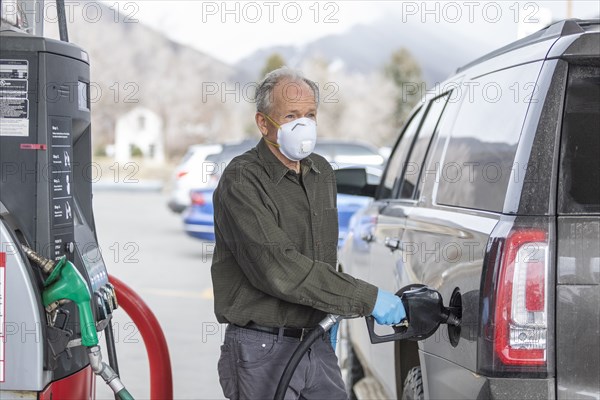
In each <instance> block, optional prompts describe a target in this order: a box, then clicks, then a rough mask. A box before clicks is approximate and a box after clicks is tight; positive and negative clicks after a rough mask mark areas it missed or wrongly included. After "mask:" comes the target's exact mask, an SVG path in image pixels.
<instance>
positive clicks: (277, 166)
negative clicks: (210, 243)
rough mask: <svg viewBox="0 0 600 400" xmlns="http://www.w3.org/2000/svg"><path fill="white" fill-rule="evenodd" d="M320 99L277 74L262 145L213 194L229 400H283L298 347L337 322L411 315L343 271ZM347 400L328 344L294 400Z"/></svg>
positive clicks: (222, 375)
mask: <svg viewBox="0 0 600 400" xmlns="http://www.w3.org/2000/svg"><path fill="white" fill-rule="evenodd" d="M318 99H319V90H318V87H317V85H316V84H315V83H314V82H313V81H311V80H309V79H306V78H305V77H303V76H302V75H301V74H300V73H299V72H296V71H293V70H290V69H288V68H280V69H277V70H275V71H272V72H271V73H269V74H267V76H266V77H265V78H264V80H263V81H262V82H261V83H260V84H259V86H258V88H257V90H256V116H255V120H256V124H257V126H258V129H259V130H260V132H261V134H262V136H263V138H262V140H260V142H259V143H258V145H257V146H256V147H255V148H254V149H252V150H250V151H248V152H246V153H244V154H242V155H240V156H238V157H236V158H235V159H233V161H232V162H231V163H230V164H229V166H228V167H227V168H226V169H225V171H224V172H223V175H222V177H221V180H220V182H219V186H218V187H217V189H216V191H215V194H214V208H215V234H216V248H215V252H214V257H213V263H212V268H211V272H212V280H213V290H214V297H215V314H216V316H217V319H218V321H219V322H221V323H228V325H227V329H226V333H225V341H224V344H223V346H222V347H221V357H220V359H219V363H218V370H219V380H220V383H221V386H222V388H223V393H224V395H225V397H227V398H229V399H251V400H259V399H272V398H273V395H274V393H275V389H276V387H277V383H278V381H279V378H280V377H281V374H282V372H283V369H284V367H285V365H286V363H287V361H288V359H289V357H290V356H291V354H292V352H293V350H294V349H295V348H296V346H297V345H298V344H299V342H300V341H301V340H302V337H303V335H304V334H305V332H306V331H307V330H310V329H311V328H312V327H314V326H316V325H317V324H318V322H319V321H320V320H322V319H323V317H325V315H326V314H328V313H332V314H337V315H344V316H358V315H361V316H363V315H373V316H374V317H375V319H376V320H377V322H378V323H380V324H396V323H399V322H400V321H401V320H402V319H403V318H404V317H405V311H404V308H403V306H402V302H401V301H400V299H399V298H398V297H396V296H395V295H393V294H392V293H389V292H386V291H383V290H380V289H377V287H375V286H373V285H370V284H368V283H366V282H363V281H361V280H358V279H355V278H353V277H351V276H349V275H347V274H344V273H341V272H338V271H336V264H337V255H336V254H337V253H336V252H337V242H338V223H337V209H336V186H335V177H334V174H333V170H332V168H331V166H330V165H329V164H328V162H327V161H326V160H325V159H324V158H323V157H321V156H319V155H317V154H314V153H312V151H313V149H314V146H315V142H316V134H317V133H316V132H317V131H316V128H317V105H318ZM332 339H334V338H332ZM334 340H335V339H334ZM347 396H348V395H347V393H346V391H345V389H344V383H343V381H342V378H341V373H340V369H339V367H338V364H337V358H336V356H335V352H334V350H333V348H332V346H331V344H330V343H329V338H328V337H327V338H324V340H318V341H317V342H316V343H315V344H313V346H312V348H311V350H310V351H309V352H308V353H307V354H306V355H305V356H304V359H303V360H302V361H301V363H300V365H299V367H298V369H297V370H296V372H295V374H294V376H293V378H292V381H291V383H290V387H289V389H288V391H287V392H286V398H290V399H346V398H347Z"/></svg>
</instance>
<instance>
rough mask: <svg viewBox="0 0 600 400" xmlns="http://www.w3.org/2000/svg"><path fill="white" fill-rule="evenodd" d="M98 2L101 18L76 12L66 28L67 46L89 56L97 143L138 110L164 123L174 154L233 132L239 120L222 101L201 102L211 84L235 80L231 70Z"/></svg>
mask: <svg viewBox="0 0 600 400" xmlns="http://www.w3.org/2000/svg"><path fill="white" fill-rule="evenodd" d="M93 3H94V7H95V8H96V9H98V8H99V9H100V12H99V13H98V14H99V15H100V18H98V19H96V18H95V19H94V20H90V19H89V18H87V19H86V18H84V17H83V16H85V13H81V12H79V13H78V12H74V13H73V16H74V18H73V19H74V20H73V21H72V22H71V23H69V26H68V28H69V39H70V41H71V42H73V43H75V44H77V45H79V46H81V47H82V48H83V49H84V50H85V51H87V52H88V54H89V56H90V63H91V80H92V82H93V83H92V91H91V95H90V98H91V101H92V116H93V117H92V118H93V126H94V137H95V144H96V145H103V144H107V143H111V142H113V140H114V127H115V122H116V119H117V118H118V117H119V116H121V115H122V114H124V113H126V112H128V111H129V110H131V109H132V108H134V107H137V106H144V107H147V108H149V109H151V110H153V111H154V112H156V113H158V114H159V115H160V116H161V117H162V118H163V122H164V134H165V141H166V143H165V144H166V148H167V150H168V151H169V153H174V152H175V153H179V152H180V151H181V150H182V149H184V148H186V147H187V145H188V144H190V143H195V142H201V141H204V140H208V141H213V140H216V139H218V138H219V137H220V136H221V135H229V134H231V132H232V131H235V128H234V129H231V126H232V125H233V126H234V125H235V119H236V118H234V117H233V116H232V115H231V111H230V110H228V108H227V107H226V106H225V104H223V102H222V101H221V99H220V97H219V96H212V97H207V96H204V97H203V90H204V88H205V85H206V84H207V83H210V84H216V85H217V87H220V86H221V85H222V84H225V83H227V82H229V81H230V78H231V76H232V75H234V69H233V68H232V67H231V66H229V65H227V64H226V63H224V62H221V61H219V60H217V59H215V58H213V57H211V56H209V55H207V54H204V53H202V52H200V51H198V50H195V49H193V48H191V47H188V46H185V45H182V44H180V43H177V42H174V41H172V40H170V39H168V38H167V37H166V36H165V35H164V34H163V33H161V32H158V31H156V30H153V29H152V28H150V27H148V26H146V25H144V24H141V23H139V22H130V21H128V19H127V16H125V15H122V14H120V15H115V11H114V10H113V9H111V8H109V7H108V6H107V5H104V4H103V3H101V2H97V1H94V2H93ZM49 25H50V24H49ZM225 127H227V128H228V129H226V128H225Z"/></svg>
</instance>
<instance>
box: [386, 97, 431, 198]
mask: <svg viewBox="0 0 600 400" xmlns="http://www.w3.org/2000/svg"><path fill="white" fill-rule="evenodd" d="M424 110H425V108H424V107H421V108H420V109H419V110H418V111H415V112H414V113H413V116H412V117H411V119H410V121H409V122H408V124H407V125H406V127H405V129H404V133H403V134H402V135H401V136H400V139H399V140H398V142H396V146H394V150H393V151H392V156H391V157H390V159H389V161H388V164H387V168H386V169H385V175H384V176H383V179H382V180H381V182H382V185H381V186H380V187H379V192H378V193H377V198H378V199H389V198H391V197H392V192H393V190H394V188H397V187H398V184H399V181H400V176H401V174H402V169H403V166H404V163H403V161H404V160H406V155H407V154H408V151H409V150H410V148H411V146H412V142H413V139H414V138H415V134H416V133H417V131H418V129H419V125H420V124H421V118H422V117H423V111H424Z"/></svg>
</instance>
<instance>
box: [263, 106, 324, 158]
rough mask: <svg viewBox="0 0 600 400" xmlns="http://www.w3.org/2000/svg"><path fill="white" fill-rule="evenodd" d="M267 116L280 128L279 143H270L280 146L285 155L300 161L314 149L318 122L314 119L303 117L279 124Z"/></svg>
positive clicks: (278, 132)
mask: <svg viewBox="0 0 600 400" xmlns="http://www.w3.org/2000/svg"><path fill="white" fill-rule="evenodd" d="M265 116H266V117H267V118H268V119H269V120H270V121H271V122H272V123H273V124H275V126H277V127H278V128H279V130H278V131H277V144H275V143H272V142H269V143H271V144H273V145H275V146H277V147H279V151H281V154H283V155H284V156H285V157H287V158H288V159H290V160H292V161H300V160H302V159H304V158H306V157H308V155H310V153H312V152H313V151H314V149H315V144H316V143H317V123H316V122H315V121H314V120H312V119H310V118H306V117H303V118H298V119H295V120H293V121H291V122H288V123H285V124H283V125H279V124H277V123H276V122H275V121H273V120H272V119H271V118H270V117H269V116H268V115H265ZM265 140H266V139H265ZM267 141H268V140H267Z"/></svg>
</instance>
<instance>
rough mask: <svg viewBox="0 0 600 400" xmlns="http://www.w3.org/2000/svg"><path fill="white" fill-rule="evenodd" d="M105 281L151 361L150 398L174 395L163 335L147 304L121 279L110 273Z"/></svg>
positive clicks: (165, 398)
mask: <svg viewBox="0 0 600 400" xmlns="http://www.w3.org/2000/svg"><path fill="white" fill-rule="evenodd" d="M108 280H109V282H110V283H112V284H113V285H114V287H115V290H116V292H117V300H118V302H119V306H120V307H122V308H123V310H124V311H125V312H126V313H127V315H129V317H131V319H132V321H133V322H134V323H135V325H136V326H137V327H138V329H139V330H140V334H141V335H142V339H144V345H145V346H146V351H147V352H148V361H149V362H150V399H152V400H170V399H172V398H173V374H172V371H171V359H170V358H169V348H168V347H167V341H166V339H165V335H164V333H163V331H162V329H161V327H160V324H159V323H158V320H157V319H156V316H155V315H154V313H153V312H152V310H150V308H149V307H148V305H147V304H146V303H145V302H144V301H143V300H142V298H141V297H140V296H138V294H137V293H135V292H134V291H133V290H132V289H131V288H130V287H129V286H127V285H126V284H125V283H123V281H121V280H119V279H118V278H115V277H114V276H112V275H109V276H108Z"/></svg>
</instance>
